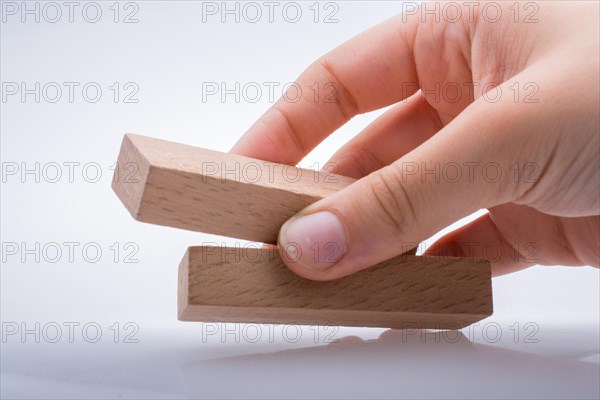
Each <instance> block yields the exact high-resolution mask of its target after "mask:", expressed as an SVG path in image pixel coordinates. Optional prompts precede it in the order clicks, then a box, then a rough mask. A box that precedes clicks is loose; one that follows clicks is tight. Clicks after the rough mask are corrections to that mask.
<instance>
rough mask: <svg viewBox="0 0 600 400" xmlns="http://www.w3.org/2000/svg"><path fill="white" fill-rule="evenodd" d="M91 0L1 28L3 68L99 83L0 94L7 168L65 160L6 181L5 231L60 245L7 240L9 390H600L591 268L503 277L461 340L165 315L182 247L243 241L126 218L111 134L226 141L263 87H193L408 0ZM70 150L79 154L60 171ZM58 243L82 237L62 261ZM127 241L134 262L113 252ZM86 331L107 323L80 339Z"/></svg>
mask: <svg viewBox="0 0 600 400" xmlns="http://www.w3.org/2000/svg"><path fill="white" fill-rule="evenodd" d="M32 4H33V3H32ZM82 4H83V3H82ZM101 4H102V7H103V12H104V14H103V18H102V19H101V21H99V22H98V23H96V24H92V23H87V22H85V21H82V20H81V18H78V19H76V20H75V21H74V22H73V23H69V22H68V21H66V22H65V21H62V22H59V23H56V24H50V23H45V22H44V21H40V23H34V22H32V23H22V22H20V19H19V18H16V19H15V18H12V17H11V18H8V19H7V21H6V22H3V23H2V24H1V32H0V33H1V35H0V36H1V38H0V44H1V47H0V49H1V50H0V51H1V57H0V58H1V61H0V63H1V64H0V66H1V80H2V82H17V83H21V82H26V83H27V84H28V85H30V86H31V85H33V84H35V82H40V83H41V85H42V86H43V85H44V84H46V83H48V82H59V83H61V84H62V82H78V83H79V84H80V86H83V85H84V84H86V83H89V82H95V83H97V84H98V85H100V87H101V88H102V89H103V95H102V98H101V99H100V101H98V102H97V103H90V102H87V101H85V100H84V99H82V98H81V96H80V95H79V96H76V98H75V99H74V101H73V102H69V101H68V100H65V98H63V100H61V101H58V102H56V103H50V102H47V101H40V102H39V103H36V102H35V101H33V100H32V99H33V97H32V96H29V97H26V101H24V102H23V101H21V100H20V97H19V96H17V97H11V98H9V99H7V101H3V102H2V103H1V110H0V111H1V115H0V133H1V143H0V144H1V146H0V152H1V158H2V163H3V171H6V170H5V168H7V166H9V164H7V163H12V164H10V165H15V163H16V165H18V166H19V168H22V167H23V165H24V166H25V167H27V168H35V163H40V169H41V170H43V168H44V166H52V165H54V164H52V163H58V164H59V165H60V166H61V167H60V168H61V172H62V174H63V175H62V178H61V179H60V180H59V181H58V182H56V183H52V182H50V180H49V179H48V176H43V175H42V176H41V179H38V180H37V181H36V179H35V177H34V176H32V175H31V174H30V175H25V176H24V177H23V176H22V175H21V174H20V173H19V174H17V175H7V176H6V177H3V182H2V191H1V220H2V225H1V231H0V233H1V235H2V242H3V244H4V245H6V244H7V243H14V244H16V245H18V246H19V247H20V248H21V249H22V248H23V247H22V246H23V245H22V244H23V243H25V247H26V248H27V249H31V248H35V246H36V243H39V246H40V249H43V248H44V246H46V247H47V248H48V249H50V250H51V247H52V246H50V247H48V245H49V244H51V243H57V244H59V247H60V248H61V249H62V251H63V254H62V256H61V257H60V258H59V259H58V260H57V261H56V262H52V258H53V257H54V253H48V254H42V253H41V252H38V255H39V256H40V259H39V261H38V260H36V259H35V255H25V260H23V259H22V255H23V254H22V253H23V252H19V253H17V254H14V255H11V254H9V253H10V252H9V251H8V248H5V247H3V254H2V255H3V259H2V268H1V271H0V274H1V275H0V278H1V279H0V288H1V291H0V299H1V304H0V311H1V320H2V334H3V337H2V342H1V343H0V346H1V351H0V358H1V375H0V378H1V382H0V383H1V385H0V387H1V389H0V390H1V392H0V395H1V397H2V398H188V397H192V398H203V397H207V398H214V397H224V398H229V397H255V398H256V397H275V398H280V397H290V398H298V397H316V398H323V397H338V398H342V397H355V398H365V397H383V398H396V397H407V398H414V397H422V398H436V397H440V398H465V397H467V398H505V397H509V398H511V397H512V398H565V397H568V398H598V397H599V396H600V388H599V386H600V383H599V382H600V378H599V375H600V368H599V355H598V352H599V349H600V343H599V340H600V339H599V324H600V322H599V321H600V297H599V292H600V280H599V279H600V275H599V273H598V270H595V269H591V268H566V267H556V268H542V267H536V268H533V269H531V270H528V271H525V272H522V273H519V274H514V275H512V276H507V277H501V278H497V279H495V280H494V307H495V314H494V316H492V317H491V318H490V319H488V320H486V321H482V322H481V323H480V324H479V325H477V326H474V327H472V328H471V329H466V330H464V331H463V334H464V337H458V336H453V335H452V334H451V333H444V334H442V336H440V337H439V340H438V343H436V336H435V335H433V334H432V333H429V334H426V335H425V334H424V333H422V332H417V331H408V332H404V333H402V332H398V331H385V330H381V329H348V328H341V329H339V330H337V331H335V332H334V331H332V330H331V329H327V328H326V327H313V328H310V327H304V328H301V329H300V328H298V327H295V326H290V327H274V328H270V327H266V326H235V325H229V326H220V325H212V324H205V325H202V324H191V323H182V322H178V321H177V320H176V279H177V276H176V274H177V265H178V263H179V260H180V259H181V257H182V256H183V253H184V251H185V249H186V247H187V246H190V245H199V244H201V243H203V242H217V243H228V244H232V243H234V242H236V241H235V240H233V239H228V238H220V237H214V236H209V235H203V234H198V233H191V232H184V231H179V230H174V229H169V228H164V227H157V226H151V225H147V224H141V223H138V222H136V221H134V220H133V219H132V218H131V217H130V216H129V215H128V213H127V212H126V210H125V209H124V207H123V206H122V205H121V204H120V203H119V201H118V199H117V198H116V196H115V195H114V194H113V193H112V191H111V190H110V181H111V177H112V170H111V166H112V164H113V163H114V161H115V159H116V155H117V152H118V149H119V144H120V140H121V137H122V134H123V133H124V132H126V131H129V132H136V133H141V134H145V135H149V136H156V137H161V138H165V139H169V140H174V141H180V142H184V143H189V144H193V145H197V146H201V147H207V148H212V149H216V150H228V149H229V148H230V147H231V145H233V143H234V142H235V141H236V139H237V138H238V137H239V136H240V135H241V134H242V133H243V132H244V130H245V129H246V128H247V127H248V126H249V125H250V124H251V123H252V122H253V121H254V120H255V119H256V118H257V117H258V116H259V115H260V114H261V113H262V112H263V111H264V110H265V109H266V108H267V107H268V106H269V105H270V103H271V102H270V99H269V98H268V95H267V93H266V92H265V93H264V94H263V96H262V97H261V98H260V99H259V100H258V101H256V102H250V101H247V100H248V98H243V99H241V100H240V101H239V102H236V101H235V99H234V98H233V97H231V96H229V97H227V98H226V99H225V100H226V101H225V102H223V101H221V99H220V97H219V96H212V97H209V98H207V99H205V100H206V101H203V98H202V88H203V83H205V84H206V83H207V82H208V83H215V82H216V83H220V82H226V84H227V85H228V87H233V86H234V85H235V82H240V85H241V86H243V85H245V84H248V83H258V84H259V85H263V84H264V82H278V83H279V84H280V85H279V87H282V86H283V85H284V84H285V83H287V82H291V81H293V79H295V77H296V76H297V75H298V73H300V72H301V70H302V69H303V68H304V67H305V66H306V65H308V64H309V63H310V62H311V61H312V60H314V59H315V58H316V57H318V56H319V55H321V54H323V53H324V52H326V51H328V50H329V49H331V48H333V47H335V46H336V45H338V44H339V43H341V42H343V41H344V40H346V39H348V38H349V37H351V36H353V35H354V34H356V33H358V32H361V31H363V30H364V29H366V28H368V27H370V26H372V25H374V24H375V23H377V22H379V21H382V20H384V19H386V18H387V17H389V16H391V15H393V14H395V13H397V12H399V11H401V9H402V6H401V4H400V3H399V2H369V3H368V4H366V3H365V2H359V1H352V2H337V3H336V4H337V5H338V6H339V11H338V13H337V14H336V15H337V18H338V22H337V23H333V24H324V23H314V22H313V20H312V15H311V14H309V13H310V12H311V11H310V9H309V8H308V7H310V6H311V5H312V2H306V3H300V4H301V6H302V9H303V10H304V12H305V15H306V16H307V17H306V18H303V19H301V21H300V22H298V23H296V24H290V23H287V22H286V21H284V20H282V19H281V18H279V19H277V20H276V21H275V22H274V23H269V22H264V21H263V22H259V23H255V24H252V23H247V22H244V21H241V22H240V23H225V24H222V23H221V22H220V20H219V19H210V20H208V21H207V22H206V23H203V22H202V3H201V2H193V1H182V2H171V3H167V2H159V1H147V2H136V4H137V5H138V8H139V9H138V12H137V14H136V17H137V18H138V19H139V22H138V23H135V24H122V23H114V22H112V20H111V18H112V17H113V14H112V11H111V10H110V9H109V7H110V6H111V4H112V2H107V3H101ZM31 7H33V6H31ZM121 11H122V12H124V11H131V9H129V10H124V9H121ZM322 11H323V10H322ZM322 16H323V15H322V14H321V17H322ZM122 17H123V13H121V14H120V18H122ZM30 18H31V17H30ZM114 82H118V83H119V87H120V90H121V96H122V95H123V94H124V93H125V92H123V90H124V84H126V83H127V82H133V83H135V84H136V85H137V87H138V88H139V91H138V93H137V94H136V95H135V96H134V98H135V99H137V100H138V102H137V103H123V102H122V101H121V100H122V97H121V99H120V100H119V101H118V102H115V101H114V99H113V95H114V91H112V90H111V89H110V87H111V85H113V84H114ZM263 87H264V86H263ZM79 93H80V92H79ZM126 93H130V91H127V92H126ZM279 94H280V91H279V92H277V91H276V95H279ZM65 96H66V94H65ZM379 113H380V112H375V113H371V114H367V115H364V116H359V117H357V118H355V119H353V120H352V121H351V122H350V123H349V124H348V125H347V126H345V127H344V128H342V129H340V130H339V131H338V132H336V133H335V134H333V135H332V136H331V137H330V138H329V139H327V140H326V141H325V142H324V143H323V145H322V146H320V147H319V148H317V149H316V150H315V151H314V152H313V153H311V155H309V156H308V157H307V158H306V159H305V160H304V161H303V163H302V166H304V167H315V163H319V165H323V163H324V161H326V160H327V158H328V157H329V156H330V155H331V154H332V153H333V152H334V151H335V149H337V148H338V147H339V146H340V145H342V144H343V143H344V142H345V141H346V140H348V138H350V137H351V136H352V135H354V134H356V133H357V132H359V131H360V129H361V128H363V127H364V126H365V125H366V124H367V123H368V122H370V121H371V120H372V119H373V118H374V117H375V116H376V115H378V114H379ZM23 163H24V164H23ZM65 163H79V164H77V166H76V169H75V174H74V175H73V179H72V181H70V180H69V178H68V168H67V167H66V165H67V164H65ZM87 163H97V165H98V166H99V168H100V171H101V176H100V178H99V179H98V181H97V182H91V181H93V180H94V179H91V178H93V177H94V176H93V172H94V170H93V169H92V170H89V171H88V173H89V175H82V168H83V166H84V165H86V164H87ZM71 165H73V164H71ZM48 168H50V167H48ZM47 172H48V173H50V172H52V171H50V170H47ZM4 178H6V179H4ZM463 222H464V221H463ZM438 236H439V235H438ZM66 242H76V243H77V249H78V250H77V251H76V252H75V253H74V258H73V260H71V259H69V256H68V248H67V247H66V246H65V245H64V243H66ZM115 242H117V248H118V249H119V252H118V254H117V253H116V252H115V247H114V243H115ZM128 243H133V247H131V245H127V244H128ZM428 243H431V240H429V241H428ZM88 244H91V245H92V246H94V247H99V248H100V249H101V251H102V256H101V257H100V259H99V260H98V261H97V262H91V261H89V257H88V259H87V260H86V257H84V256H83V255H82V253H81V251H80V250H81V248H83V247H84V246H85V245H88ZM125 246H130V247H125ZM132 252H133V253H132ZM127 255H132V259H130V260H129V261H133V260H137V262H133V263H130V262H126V256H127ZM115 256H116V260H115ZM128 322H129V323H131V324H130V325H126V324H127V323H128ZM36 323H38V324H39V331H38V333H39V343H37V342H36V337H35V333H30V334H27V335H25V336H24V337H22V336H21V334H22V332H23V329H24V328H27V329H30V330H31V329H33V330H34V331H35V330H36ZM69 323H72V324H71V326H73V329H74V331H73V340H72V342H71V341H70V340H69V330H68V326H69ZM115 323H118V326H117V325H115ZM76 324H78V325H76ZM86 324H89V325H87V326H88V327H89V330H88V331H87V332H86V334H85V335H84V334H82V328H83V327H84V326H86ZM57 326H58V327H59V328H60V329H61V334H62V336H61V337H60V338H58V339H56V337H55V335H56V333H55V332H56V327H57ZM95 327H99V328H100V329H101V330H102V334H101V336H100V337H99V338H98V341H97V342H96V343H88V341H86V339H87V340H90V339H92V340H90V341H93V339H94V337H95V331H94V329H95ZM111 327H112V329H111ZM14 329H18V331H14V334H12V332H13V330H14ZM257 329H258V331H257ZM115 331H117V332H118V333H119V336H118V338H116V342H117V343H115ZM134 331H135V333H134V334H133V336H130V337H127V335H128V334H132V333H133V332H134ZM223 332H226V333H227V334H226V335H225V337H222V336H221V334H222V333H223ZM256 332H260V333H261V336H260V338H259V339H258V340H256V336H255V335H256ZM316 333H318V337H316V338H315V334H316ZM236 334H237V335H238V337H237V339H239V340H236ZM331 334H333V336H328V335H331ZM296 338H298V340H297V341H296ZM127 339H129V340H133V339H136V340H137V341H138V342H137V343H125V342H126V341H127ZM54 340H56V343H52V342H53V341H54ZM330 340H336V341H337V342H335V343H328V342H329V341H330ZM238 341H239V343H238ZM253 341H256V343H252V342H253Z"/></svg>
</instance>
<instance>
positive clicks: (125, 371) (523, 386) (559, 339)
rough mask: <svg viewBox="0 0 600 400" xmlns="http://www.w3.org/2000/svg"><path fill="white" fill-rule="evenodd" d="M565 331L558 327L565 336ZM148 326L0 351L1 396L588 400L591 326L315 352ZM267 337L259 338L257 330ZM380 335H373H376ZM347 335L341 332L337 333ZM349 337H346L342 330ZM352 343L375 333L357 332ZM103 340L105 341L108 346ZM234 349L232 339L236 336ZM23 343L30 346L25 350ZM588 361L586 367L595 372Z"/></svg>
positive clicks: (430, 337)
mask: <svg viewBox="0 0 600 400" xmlns="http://www.w3.org/2000/svg"><path fill="white" fill-rule="evenodd" d="M563 328H564V327H563ZM228 329H229V332H230V333H229V334H228V335H226V337H225V339H224V340H223V339H222V338H221V337H220V335H212V336H208V337H207V336H206V335H204V336H203V335H202V329H200V324H181V323H177V324H173V325H171V326H168V325H164V326H162V327H151V328H150V329H149V331H147V332H146V334H145V335H142V336H140V337H139V343H132V344H126V343H114V342H112V341H111V340H107V341H102V342H98V343H95V344H90V343H85V342H81V341H80V342H77V340H76V341H75V342H74V343H68V342H67V343H56V344H51V343H45V342H44V341H43V340H41V342H40V343H35V342H34V341H33V340H31V341H29V342H27V341H26V343H22V342H21V341H20V340H19V339H18V338H16V340H12V341H11V340H7V342H6V343H4V344H3V346H2V354H3V355H2V393H1V395H2V398H246V397H251V398H263V397H264V398H324V397H342V398H399V397H400V398H598V396H599V395H600V383H599V382H600V381H599V376H600V365H599V364H598V362H597V360H598V349H599V346H598V331H597V329H595V327H590V326H587V327H579V328H577V329H575V328H574V327H570V329H569V330H565V329H561V328H553V327H551V326H541V327H540V334H539V336H538V337H537V339H538V342H537V343H522V340H521V339H520V340H521V342H520V343H515V340H514V335H512V333H511V334H508V335H505V336H504V337H503V338H502V340H498V341H496V339H495V338H494V341H495V343H493V344H490V343H485V341H484V343H481V342H477V341H475V342H473V341H470V340H469V338H468V336H469V335H470V333H469V332H468V331H463V332H462V333H461V332H445V333H443V334H440V333H437V334H436V333H435V332H432V331H416V330H412V331H396V330H386V331H383V332H381V333H380V334H379V336H378V337H376V338H374V339H362V338H361V337H359V336H355V335H345V333H343V332H339V333H340V336H339V337H337V338H335V342H333V343H328V344H323V343H321V344H316V343H315V341H314V340H313V339H314V334H313V331H312V330H309V328H307V327H304V328H303V330H302V333H303V338H302V340H301V341H299V342H297V343H287V342H286V341H285V340H281V338H279V339H278V338H277V337H278V336H279V334H275V335H273V337H274V338H275V340H265V341H259V342H257V343H247V342H245V341H244V340H243V339H244V336H243V335H242V336H241V339H242V340H239V343H236V336H235V334H234V333H233V332H234V330H235V329H232V328H231V327H229V328H228ZM265 329H267V328H265ZM379 331H380V330H379ZM344 332H345V331H344ZM348 332H350V333H351V332H352V330H348ZM355 332H356V333H357V334H358V335H361V336H366V337H368V336H373V333H379V332H378V331H377V330H367V329H363V330H360V329H357V330H355ZM111 339H112V337H111ZM238 339H239V338H238ZM31 342H33V343H31ZM594 360H596V361H595V362H594Z"/></svg>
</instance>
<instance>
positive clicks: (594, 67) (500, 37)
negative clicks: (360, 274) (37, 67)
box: [232, 1, 600, 280]
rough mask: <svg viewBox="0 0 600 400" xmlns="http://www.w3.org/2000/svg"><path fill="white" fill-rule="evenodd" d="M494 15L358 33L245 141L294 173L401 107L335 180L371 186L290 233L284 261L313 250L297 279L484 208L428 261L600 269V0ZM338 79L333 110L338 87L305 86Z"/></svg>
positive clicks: (392, 22) (341, 161) (372, 130)
mask: <svg viewBox="0 0 600 400" xmlns="http://www.w3.org/2000/svg"><path fill="white" fill-rule="evenodd" d="M458 4H462V3H458ZM495 4H500V5H501V7H502V9H501V11H502V16H501V18H500V19H499V20H496V19H495V15H492V14H488V15H484V14H483V13H482V8H483V6H484V4H483V3H481V4H479V5H478V7H476V8H475V9H474V10H473V9H471V10H467V9H462V10H461V13H460V17H459V18H454V17H455V16H458V14H456V13H454V14H452V10H446V11H447V12H449V13H450V14H446V15H445V17H446V18H445V17H444V15H442V16H441V17H440V20H439V21H435V17H434V16H431V15H429V16H427V15H423V14H420V13H419V12H416V13H413V12H411V14H410V15H407V14H404V15H398V16H395V17H393V18H391V19H389V20H387V21H385V22H383V23H381V24H379V25H377V26H375V27H373V28H371V29H370V30H368V31H366V32H364V33H362V34H360V35H358V36H357V37H355V38H353V39H351V40H350V41H348V42H346V43H344V44H343V45H341V46H340V47H338V48H336V49H334V50H333V51H331V52H329V53H328V54H326V55H324V56H323V57H321V58H320V59H319V60H317V61H316V62H314V63H313V64H311V65H310V66H309V67H308V68H307V69H306V70H305V71H304V73H303V74H302V75H301V76H300V77H299V78H298V79H297V80H296V82H297V84H298V85H300V87H302V88H303V93H310V94H311V95H310V96H303V97H302V98H301V99H300V101H297V102H290V101H286V100H285V99H280V100H279V101H278V102H276V103H275V104H274V105H273V106H272V107H271V108H270V109H269V110H268V111H267V112H266V113H265V114H264V115H263V116H262V117H261V118H260V119H259V120H258V121H257V122H256V123H255V124H254V125H253V126H252V127H251V128H250V129H249V130H248V132H246V134H245V135H244V136H243V137H242V138H241V139H240V140H239V142H238V143H237V144H236V145H235V147H234V148H233V149H232V151H233V152H235V153H238V154H242V155H246V156H250V157H254V158H258V159H264V160H269V161H273V162H280V163H285V164H296V163H298V162H299V161H300V160H301V159H302V158H303V157H304V156H305V155H306V154H307V153H308V152H310V151H311V150H312V149H313V148H314V147H315V146H317V145H318V144H319V143H320V142H321V141H322V140H323V139H325V138H326V137H327V136H328V135H329V134H331V133H332V132H333V131H335V130H336V129H337V128H338V127H340V126H341V125H343V124H344V123H345V122H346V121H348V120H349V119H350V118H351V117H353V116H354V115H356V114H359V113H364V112H368V111H373V110H377V109H380V108H383V107H386V106H390V105H392V107H391V108H390V109H389V110H387V111H386V112H385V113H384V114H383V115H382V116H380V117H379V118H377V119H376V120H375V121H374V122H373V123H371V124H370V125H369V126H367V127H366V128H365V129H364V130H363V131H362V132H360V133H359V134H358V135H357V136H356V137H354V138H353V139H351V140H350V141H349V142H348V143H347V144H346V145H345V146H343V147H342V148H341V149H340V150H339V151H337V152H336V153H335V155H334V156H333V157H332V159H331V160H330V161H331V162H332V163H334V165H335V166H336V169H335V172H336V173H338V174H341V175H347V176H352V177H355V178H360V179H359V180H358V181H357V182H356V183H354V184H352V185H350V186H349V187H347V188H345V189H343V190H342V191H340V192H337V193H335V194H333V195H331V196H329V197H327V198H325V199H323V200H321V201H319V202H316V203H314V204H312V205H310V206H309V207H307V208H306V209H304V210H302V211H301V212H300V213H299V214H298V215H297V216H295V217H293V218H292V219H291V220H290V221H288V223H286V224H285V225H284V226H283V227H282V231H281V232H280V236H279V247H280V250H281V251H282V252H283V251H286V249H287V250H288V252H289V246H286V244H288V243H289V242H294V243H299V245H298V246H300V247H299V248H297V249H296V250H298V249H300V250H302V251H303V252H304V256H302V257H300V258H298V257H284V260H286V264H287V265H288V267H289V268H290V269H291V270H292V271H294V272H295V273H297V274H299V275H301V276H303V277H306V278H309V279H315V280H329V279H336V278H339V277H342V276H345V275H348V274H352V273H354V272H357V271H359V270H362V269H365V268H368V267H370V266H372V265H375V264H377V263H378V262H380V261H383V260H386V259H389V258H392V257H394V256H396V255H399V254H401V253H402V252H404V251H406V249H407V248H406V246H407V243H419V242H421V241H422V240H425V239H426V238H428V237H430V236H432V235H433V234H435V233H436V232H438V231H440V230H441V229H443V228H444V227H446V226H448V225H450V224H452V223H453V222H455V221H457V220H458V219H460V218H462V217H465V216H467V215H470V214H471V213H473V212H475V211H477V210H479V209H487V210H489V213H487V214H486V215H484V216H482V217H480V218H478V219H476V220H474V221H473V222H471V223H469V224H468V225H466V226H464V227H462V228H460V229H458V230H456V231H454V232H451V233H449V234H448V235H446V236H445V237H443V238H442V239H440V241H439V242H438V243H437V244H434V245H433V246H431V247H430V248H429V249H428V251H427V252H426V254H428V255H450V256H468V257H475V258H486V257H487V258H490V255H489V254H490V252H489V250H490V247H493V248H494V249H495V252H494V253H493V255H494V256H493V258H491V261H492V271H493V273H494V275H500V274H505V273H509V272H513V271H517V270H520V269H523V268H526V267H529V266H531V265H535V264H541V265H567V266H580V265H591V266H595V267H598V266H599V264H600V154H599V153H600V122H599V119H600V115H599V113H600V111H599V108H600V96H599V92H600V90H599V88H600V83H599V75H600V66H599V59H598V54H599V39H598V38H599V37H600V32H599V21H598V11H599V3H597V2H580V3H575V2H552V1H548V2H540V3H537V5H538V6H539V7H538V8H539V9H538V10H537V11H536V12H535V14H534V15H533V18H532V19H529V20H528V21H527V22H525V21H524V20H525V16H526V14H528V13H526V12H525V11H524V10H523V9H521V11H522V13H521V14H520V15H518V16H517V15H516V14H515V12H514V9H509V7H510V6H511V5H513V4H514V3H513V2H496V3H495ZM442 6H443V4H442ZM432 8H433V6H431V5H430V9H432ZM411 11H414V10H411ZM455 11H456V10H455ZM488 11H489V12H490V13H491V12H492V11H493V10H491V9H488ZM526 11H531V10H526ZM329 82H331V83H333V85H334V87H335V88H337V90H336V97H335V101H334V102H325V101H323V100H324V98H325V96H326V95H330V92H328V91H322V94H321V98H318V99H315V98H314V96H313V91H311V90H310V88H309V87H310V86H312V85H314V84H315V83H319V84H320V85H321V87H323V86H324V85H326V84H327V83H329ZM436 85H437V86H436ZM495 86H498V88H495ZM456 87H459V88H461V89H462V90H459V91H454V92H452V88H456ZM436 88H438V89H437V91H436ZM419 89H422V90H421V91H419ZM444 90H445V92H444ZM490 163H491V164H493V166H494V168H493V169H488V170H486V171H482V166H484V165H486V164H490ZM436 164H437V166H438V168H439V169H438V170H437V172H435V173H433V174H430V175H427V174H426V175H425V176H423V175H422V174H421V172H422V171H421V170H420V169H419V168H421V169H427V170H434V171H435V166H436ZM415 166H416V167H417V172H416V173H415V171H414V167H415ZM448 166H451V167H452V168H446V167H448ZM456 166H459V168H460V172H461V174H460V176H459V175H457V174H456V172H457V171H458V170H457V169H456ZM469 166H470V167H469ZM475 166H477V168H475ZM408 167H410V168H411V169H410V170H409V169H408ZM469 168H472V169H471V170H470V171H471V173H469ZM497 171H500V175H499V176H500V177H499V178H498V179H496V178H497V177H498V175H497V174H496V172H497ZM436 174H437V175H436ZM435 176H437V178H438V179H435ZM306 216H312V217H313V218H309V219H306V220H302V218H303V217H306ZM300 220H302V221H304V222H303V223H302V225H300V224H297V222H298V221H300ZM294 224H296V225H294ZM292 226H294V229H292V228H290V227H292ZM300 226H301V227H302V228H299V227H300ZM312 242H314V243H317V244H318V245H319V246H321V247H323V248H324V249H325V248H326V246H327V243H329V244H331V243H334V244H336V246H337V247H336V246H333V248H334V249H335V251H334V252H333V255H332V254H331V251H328V252H322V253H324V254H325V255H329V257H328V258H327V259H323V257H324V256H323V255H318V256H315V253H314V251H313V252H311V256H310V257H309V256H307V255H306V254H308V250H307V249H305V248H304V247H303V246H305V247H306V246H308V245H309V244H310V243H312ZM328 248H329V249H331V246H330V247H328ZM296 253H297V251H296ZM285 255H289V254H288V253H286V254H285Z"/></svg>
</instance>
